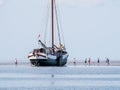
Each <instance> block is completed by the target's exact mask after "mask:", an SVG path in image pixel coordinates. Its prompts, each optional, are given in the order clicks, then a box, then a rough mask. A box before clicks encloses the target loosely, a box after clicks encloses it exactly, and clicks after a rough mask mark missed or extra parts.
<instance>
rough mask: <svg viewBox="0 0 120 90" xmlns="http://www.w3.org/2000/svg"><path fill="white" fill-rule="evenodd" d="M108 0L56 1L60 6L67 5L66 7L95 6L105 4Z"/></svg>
mask: <svg viewBox="0 0 120 90" xmlns="http://www.w3.org/2000/svg"><path fill="white" fill-rule="evenodd" d="M106 1H108V0H58V3H60V4H68V5H72V6H73V5H74V6H75V5H79V6H81V7H83V6H85V7H86V6H97V5H101V4H104V3H106Z"/></svg>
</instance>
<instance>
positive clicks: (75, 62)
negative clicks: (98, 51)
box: [73, 58, 110, 65]
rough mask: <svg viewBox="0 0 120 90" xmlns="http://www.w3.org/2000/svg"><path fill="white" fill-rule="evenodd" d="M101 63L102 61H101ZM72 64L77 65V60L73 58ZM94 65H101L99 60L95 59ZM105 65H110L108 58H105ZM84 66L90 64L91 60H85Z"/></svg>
mask: <svg viewBox="0 0 120 90" xmlns="http://www.w3.org/2000/svg"><path fill="white" fill-rule="evenodd" d="M102 62H103V61H102ZM73 63H74V65H76V64H77V60H76V59H75V58H74V62H73ZM96 63H97V64H100V63H101V62H100V59H99V58H98V59H97V61H96ZM105 63H106V64H107V65H109V64H110V60H109V59H108V58H106V61H105ZM84 64H88V65H90V64H92V60H91V58H88V59H87V58H86V59H85V61H84Z"/></svg>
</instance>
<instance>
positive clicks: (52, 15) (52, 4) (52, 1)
mask: <svg viewBox="0 0 120 90" xmlns="http://www.w3.org/2000/svg"><path fill="white" fill-rule="evenodd" d="M51 21H52V49H53V52H54V0H51Z"/></svg>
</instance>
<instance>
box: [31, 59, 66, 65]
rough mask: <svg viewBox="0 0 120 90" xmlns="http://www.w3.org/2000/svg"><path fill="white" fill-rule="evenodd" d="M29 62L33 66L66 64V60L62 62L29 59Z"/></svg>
mask: <svg viewBox="0 0 120 90" xmlns="http://www.w3.org/2000/svg"><path fill="white" fill-rule="evenodd" d="M30 62H31V64H32V65H34V66H64V65H65V64H66V63H67V59H62V60H51V59H30Z"/></svg>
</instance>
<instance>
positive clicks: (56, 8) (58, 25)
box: [55, 3, 65, 47]
mask: <svg viewBox="0 0 120 90" xmlns="http://www.w3.org/2000/svg"><path fill="white" fill-rule="evenodd" d="M55 12H56V20H57V28H58V33H59V34H58V36H59V38H60V36H61V35H62V39H63V44H64V47H65V40H64V35H63V29H62V26H61V19H60V10H59V8H58V7H57V6H56V3H55ZM58 13H59V15H58ZM58 18H59V20H58ZM58 21H59V24H58ZM60 30H61V35H60ZM59 41H60V44H61V39H60V40H59Z"/></svg>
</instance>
